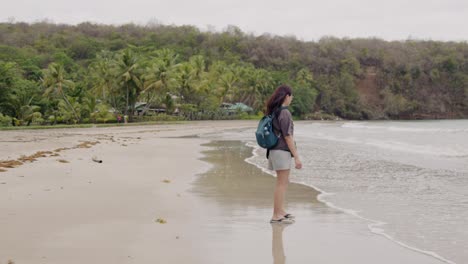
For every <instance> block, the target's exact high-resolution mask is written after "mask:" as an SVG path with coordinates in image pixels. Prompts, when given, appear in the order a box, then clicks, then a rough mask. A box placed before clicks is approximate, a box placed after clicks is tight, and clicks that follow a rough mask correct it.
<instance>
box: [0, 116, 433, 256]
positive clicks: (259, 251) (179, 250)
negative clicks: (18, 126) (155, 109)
mask: <svg viewBox="0 0 468 264" xmlns="http://www.w3.org/2000/svg"><path fill="white" fill-rule="evenodd" d="M255 125H256V122H253V121H245V122H244V121H237V122H236V121H234V122H233V121H226V122H222V121H221V122H196V123H188V124H182V125H164V126H151V127H119V128H94V129H66V130H52V131H5V132H0V135H1V140H0V160H16V159H19V158H20V157H21V155H25V156H28V155H32V154H34V153H37V152H38V151H51V152H52V154H47V155H46V157H40V158H38V159H37V160H36V161H34V162H32V163H31V162H25V163H24V164H22V165H20V166H18V167H16V168H8V169H6V171H5V172H0V211H1V214H0V234H1V235H0V264H3V263H8V261H9V260H11V261H13V262H14V263H16V264H19V263H440V262H439V261H437V260H435V259H433V258H431V257H429V256H425V255H422V254H420V253H415V252H412V251H410V250H408V249H405V248H403V247H401V246H398V245H396V244H394V243H393V242H391V241H389V240H387V239H385V238H383V237H381V236H377V235H374V234H372V233H370V232H369V231H368V230H367V228H366V224H365V223H363V222H362V221H361V220H359V219H354V218H352V217H351V216H349V215H346V214H344V213H342V212H339V211H336V210H334V209H332V208H329V207H327V206H326V205H325V204H323V203H320V202H319V201H318V200H317V198H316V197H317V194H318V193H317V192H316V191H315V190H314V189H312V188H309V187H306V186H302V185H298V184H291V185H290V187H289V190H288V197H287V200H288V210H289V211H290V212H291V213H294V214H295V215H296V216H297V221H296V223H295V224H293V225H290V226H282V225H271V224H269V223H268V221H269V219H270V217H271V207H272V193H273V188H274V180H275V179H274V178H273V177H272V176H270V175H268V174H266V173H263V172H262V171H261V170H260V169H258V168H256V167H255V166H253V165H250V164H248V163H246V162H245V161H244V159H245V158H246V157H248V156H249V155H251V149H250V148H248V147H246V146H245V145H244V144H243V143H241V142H239V141H230V142H212V143H209V141H208V140H207V139H201V138H197V137H192V135H196V134H200V133H216V132H217V131H221V130H224V129H233V128H236V129H238V128H242V127H250V128H251V127H254V126H255ZM84 141H90V142H95V141H96V142H98V143H97V144H95V145H93V146H91V147H90V148H75V146H78V145H79V144H81V143H83V142H84ZM59 148H67V149H65V150H62V151H59V152H56V151H55V150H57V149H59ZM53 154H59V155H60V156H52V155H53ZM92 157H98V158H99V159H102V160H103V163H97V162H94V161H93V160H92ZM59 159H60V160H64V161H67V162H61V161H59Z"/></svg>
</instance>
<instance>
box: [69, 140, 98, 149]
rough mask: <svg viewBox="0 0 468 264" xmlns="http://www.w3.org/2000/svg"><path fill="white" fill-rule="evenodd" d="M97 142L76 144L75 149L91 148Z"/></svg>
mask: <svg viewBox="0 0 468 264" xmlns="http://www.w3.org/2000/svg"><path fill="white" fill-rule="evenodd" d="M99 143H100V142H99V141H85V142H82V143H81V144H78V145H77V146H76V147H75V148H91V147H92V146H94V145H96V144H99Z"/></svg>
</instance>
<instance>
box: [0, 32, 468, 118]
mask: <svg viewBox="0 0 468 264" xmlns="http://www.w3.org/2000/svg"><path fill="white" fill-rule="evenodd" d="M283 83H285V84H288V85H291V86H292V87H293V88H294V91H295V99H294V103H293V105H292V111H293V114H294V115H295V116H298V117H301V118H305V119H322V118H323V119H334V118H336V117H340V118H346V119H388V118H391V119H403V118H405V119H415V118H466V117H467V116H468V44H467V43H456V42H436V41H413V40H408V41H401V42H387V41H383V40H379V39H338V38H333V37H324V38H322V39H320V40H319V41H318V42H304V41H299V40H297V39H295V38H293V37H277V36H269V35H262V36H253V35H249V34H246V33H243V32H242V31H241V30H239V29H238V28H236V27H233V26H230V27H228V28H227V29H226V30H225V31H224V32H219V33H214V32H201V31H200V30H199V29H197V28H195V27H192V26H164V25H147V26H136V25H133V24H127V25H123V26H108V25H95V24H91V23H82V24H79V25H77V26H69V25H56V24H50V23H35V24H26V23H0V126H37V125H55V124H86V123H115V122H117V121H120V119H121V116H124V115H127V116H128V118H129V121H131V122H132V121H139V122H143V121H161V120H200V119H232V118H238V119H248V118H252V117H255V116H256V115H247V114H246V113H242V112H239V113H238V114H236V115H227V114H226V112H225V111H223V109H221V108H220V106H221V105H222V103H237V102H242V103H244V104H246V105H248V106H251V107H252V108H253V109H254V111H253V113H258V112H261V111H262V110H263V107H264V103H265V100H266V99H267V97H268V96H269V95H270V94H271V93H272V91H273V90H274V89H275V88H276V87H277V86H278V85H279V84H283ZM139 102H145V103H146V104H141V103H139ZM157 109H164V110H165V114H157V113H156V112H158V111H157Z"/></svg>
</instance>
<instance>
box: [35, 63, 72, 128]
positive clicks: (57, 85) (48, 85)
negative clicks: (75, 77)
mask: <svg viewBox="0 0 468 264" xmlns="http://www.w3.org/2000/svg"><path fill="white" fill-rule="evenodd" d="M65 74H66V73H65V70H64V68H63V66H62V65H60V64H57V63H51V64H49V67H48V69H47V70H46V71H45V72H44V79H43V80H42V85H43V86H44V87H45V91H44V95H45V96H51V95H55V96H61V97H62V99H63V100H64V101H65V103H66V104H67V106H68V107H69V108H70V109H71V110H72V112H73V116H74V117H75V120H76V121H79V120H80V118H79V116H78V113H77V112H76V110H75V108H74V107H73V106H72V105H71V103H70V101H69V100H68V98H67V95H66V94H65V91H64V89H70V88H72V87H73V86H74V85H75V84H74V82H73V81H71V80H67V79H65Z"/></svg>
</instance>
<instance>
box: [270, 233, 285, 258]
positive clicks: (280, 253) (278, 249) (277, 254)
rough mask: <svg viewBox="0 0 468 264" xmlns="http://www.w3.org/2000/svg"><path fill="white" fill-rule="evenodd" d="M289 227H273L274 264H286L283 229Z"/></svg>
mask: <svg viewBox="0 0 468 264" xmlns="http://www.w3.org/2000/svg"><path fill="white" fill-rule="evenodd" d="M286 226H287V225H275V224H273V225H271V228H272V230H273V238H272V253H273V264H284V263H286V256H285V255H284V247H283V229H284V228H285V227H286Z"/></svg>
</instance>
